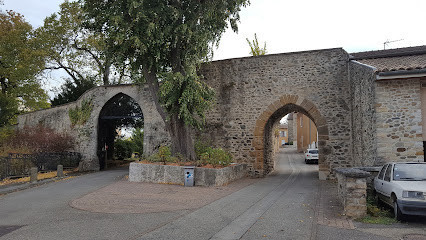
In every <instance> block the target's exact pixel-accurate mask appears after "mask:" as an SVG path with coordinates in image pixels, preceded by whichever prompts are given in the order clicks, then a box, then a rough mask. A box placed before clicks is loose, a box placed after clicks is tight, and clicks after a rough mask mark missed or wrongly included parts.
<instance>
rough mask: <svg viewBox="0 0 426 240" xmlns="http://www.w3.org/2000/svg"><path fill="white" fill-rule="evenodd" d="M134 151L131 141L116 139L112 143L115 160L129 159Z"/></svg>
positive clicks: (134, 145) (133, 144)
mask: <svg viewBox="0 0 426 240" xmlns="http://www.w3.org/2000/svg"><path fill="white" fill-rule="evenodd" d="M135 149H136V144H135V143H134V142H133V141H131V140H124V139H116V140H115V142H114V157H115V158H116V159H125V158H130V157H132V153H133V152H134V150H135Z"/></svg>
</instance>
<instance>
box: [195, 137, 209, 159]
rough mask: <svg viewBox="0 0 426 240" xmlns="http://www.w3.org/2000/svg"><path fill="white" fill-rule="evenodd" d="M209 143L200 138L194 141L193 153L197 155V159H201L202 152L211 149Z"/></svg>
mask: <svg viewBox="0 0 426 240" xmlns="http://www.w3.org/2000/svg"><path fill="white" fill-rule="evenodd" d="M210 145H211V144H210V143H209V142H207V141H202V140H197V141H195V145H194V148H195V154H196V156H197V159H201V158H202V157H201V156H202V155H203V154H204V153H207V152H208V151H210V150H211V147H210Z"/></svg>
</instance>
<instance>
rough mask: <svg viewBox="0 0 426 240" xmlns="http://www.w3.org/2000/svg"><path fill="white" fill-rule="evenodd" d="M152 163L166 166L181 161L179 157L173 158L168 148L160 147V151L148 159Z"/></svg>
mask: <svg viewBox="0 0 426 240" xmlns="http://www.w3.org/2000/svg"><path fill="white" fill-rule="evenodd" d="M147 160H148V161H150V162H162V163H163V164H166V163H168V162H177V161H178V160H179V159H178V158H177V157H172V152H171V151H170V147H168V146H160V147H159V148H158V151H157V152H156V153H155V154H153V155H151V156H149V157H148V158H147Z"/></svg>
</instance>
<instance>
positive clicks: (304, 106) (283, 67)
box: [19, 48, 374, 179]
mask: <svg viewBox="0 0 426 240" xmlns="http://www.w3.org/2000/svg"><path fill="white" fill-rule="evenodd" d="M348 62H349V55H348V54H347V53H346V52H345V51H344V50H343V49H340V48H339V49H325V50H315V51H305V52H296V53H285V54H274V55H265V56H258V57H247V58H239V59H228V60H222V61H215V62H211V63H206V64H204V65H203V66H202V70H201V72H202V74H203V76H204V77H205V80H206V81H207V83H208V84H209V85H210V86H211V87H213V88H214V89H215V91H216V98H217V101H216V105H215V106H214V107H213V109H211V110H210V111H209V112H208V113H207V120H206V127H205V129H204V131H203V132H198V133H196V136H197V137H199V138H205V139H208V140H209V141H211V142H212V143H213V144H214V145H215V146H216V147H222V148H224V149H227V150H229V151H230V152H231V153H232V155H233V157H234V161H235V162H240V163H247V164H248V166H249V170H250V172H251V173H252V174H253V175H259V176H263V175H265V174H267V173H269V172H271V171H272V170H273V168H274V165H273V164H274V161H273V160H274V159H273V141H272V140H273V138H272V134H273V133H272V131H273V125H274V124H276V123H277V122H278V121H279V120H280V119H281V118H282V117H284V116H285V115H286V114H288V113H291V112H300V113H303V114H305V115H306V116H308V117H309V118H310V119H312V121H314V123H315V125H316V127H317V129H318V135H319V136H318V139H319V141H318V146H319V176H320V178H321V179H326V178H330V177H333V176H332V170H333V169H334V168H337V167H352V166H356V165H362V164H363V163H364V164H365V163H366V162H365V161H364V160H360V159H362V158H364V157H365V158H367V159H370V158H369V157H366V156H369V155H370V154H371V153H372V149H373V148H374V147H373V146H374V145H369V144H367V143H364V142H363V140H362V139H366V137H367V136H369V134H372V131H368V130H369V129H370V127H371V126H369V125H368V126H367V125H365V124H358V123H355V124H354V123H353V122H352V120H353V119H354V120H358V119H361V118H363V119H364V118H365V121H368V118H369V117H371V115H368V114H367V113H368V110H369V105H368V104H361V105H356V103H357V102H359V101H361V103H362V101H363V98H364V97H365V96H370V95H371V92H368V91H367V92H363V91H362V92H361V93H359V94H358V93H353V88H354V89H355V90H357V89H358V88H356V87H354V85H356V84H364V83H366V82H368V77H369V76H370V75H369V74H370V70H365V69H363V67H362V66H357V65H356V64H355V65H353V66H351V67H349V66H348ZM364 70H365V71H364ZM349 71H352V72H355V73H356V74H357V75H355V76H352V77H350V76H349ZM351 82H352V84H351ZM121 92H122V93H124V94H127V95H129V96H130V97H132V98H133V99H135V100H136V101H137V102H138V103H139V104H140V107H141V109H142V112H143V114H144V118H145V135H144V138H145V139H144V144H146V146H144V149H146V153H147V154H149V153H151V152H152V151H153V150H154V149H155V148H156V147H158V146H159V145H160V144H162V143H166V142H168V139H169V138H168V134H167V133H166V132H165V131H164V123H163V122H162V121H161V118H160V116H159V114H158V112H157V111H156V109H155V107H154V104H153V103H152V99H151V97H150V94H149V92H148V91H147V89H146V88H144V87H142V88H140V87H137V86H128V85H119V86H109V87H97V88H94V89H92V90H90V91H89V92H87V93H85V94H84V95H83V96H82V97H81V98H80V99H79V100H78V101H77V102H76V103H71V104H68V105H64V106H59V107H56V108H52V109H47V110H44V111H38V112H34V113H29V114H25V115H22V116H20V117H19V126H20V127H22V126H23V125H34V124H37V123H39V122H40V123H44V124H46V125H48V126H51V127H53V128H55V129H60V130H61V131H69V132H72V133H73V134H75V135H76V136H77V137H78V138H79V146H78V148H77V149H76V151H80V152H82V153H83V155H84V158H85V160H84V164H83V169H86V170H89V169H96V168H98V167H99V166H98V165H99V163H98V160H97V156H96V149H97V124H98V116H99V112H100V111H101V109H102V107H103V106H104V104H105V103H106V102H107V101H108V100H109V99H111V98H112V97H113V96H115V95H116V94H118V93H121ZM87 98H92V99H93V102H94V103H95V106H94V110H93V112H92V117H91V119H90V121H88V122H87V123H86V124H85V125H84V126H80V127H74V128H72V127H71V126H70V121H69V117H68V111H69V109H70V108H71V107H75V106H79V105H80V104H81V102H82V100H83V99H87ZM353 98H354V100H353ZM354 104H355V109H356V111H357V113H356V114H355V116H353V115H352V108H353V105H354ZM366 126H367V127H366ZM353 127H356V129H357V130H356V132H357V133H353V131H352V128H353ZM365 130H367V132H365ZM362 131H364V132H363V133H362V134H361V135H358V132H362ZM353 137H356V138H357V139H358V138H359V139H358V140H357V142H358V143H359V145H357V147H356V150H354V149H353V147H352V146H353V144H352V138H353ZM361 138H362V139H361ZM364 150H365V153H364ZM353 152H355V153H356V156H357V157H356V159H357V162H354V161H353V160H354V158H353ZM363 154H364V155H365V156H364V155H363ZM367 161H370V160H367Z"/></svg>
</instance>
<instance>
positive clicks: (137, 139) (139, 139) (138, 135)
mask: <svg viewBox="0 0 426 240" xmlns="http://www.w3.org/2000/svg"><path fill="white" fill-rule="evenodd" d="M131 140H132V141H133V142H134V143H135V151H136V152H138V153H139V154H140V155H142V154H143V128H140V127H137V128H135V129H134V130H133V132H132V137H131Z"/></svg>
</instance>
